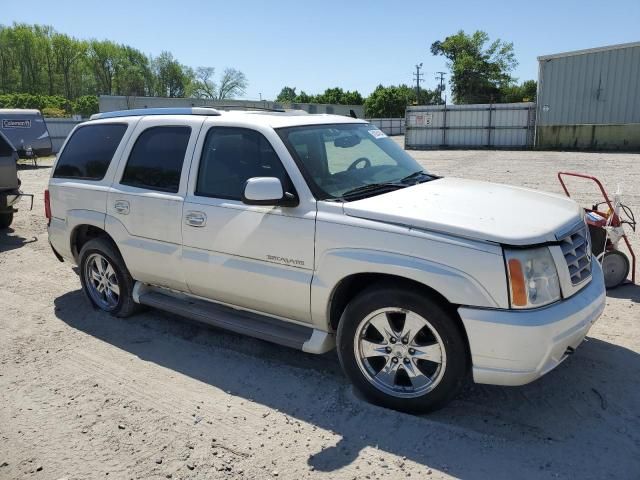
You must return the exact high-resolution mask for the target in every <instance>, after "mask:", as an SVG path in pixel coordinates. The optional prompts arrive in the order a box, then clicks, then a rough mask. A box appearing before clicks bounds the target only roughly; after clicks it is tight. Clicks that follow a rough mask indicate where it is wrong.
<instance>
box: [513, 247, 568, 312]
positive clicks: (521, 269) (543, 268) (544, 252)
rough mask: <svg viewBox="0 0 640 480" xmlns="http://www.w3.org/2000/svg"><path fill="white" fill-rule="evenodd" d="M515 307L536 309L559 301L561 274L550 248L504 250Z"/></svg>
mask: <svg viewBox="0 0 640 480" xmlns="http://www.w3.org/2000/svg"><path fill="white" fill-rule="evenodd" d="M504 257H505V261H506V264H507V272H508V275H509V295H510V298H511V307H512V308H535V307H542V306H543V305H548V304H549V303H553V302H555V301H556V300H559V299H560V282H559V280H558V271H557V270H556V265H555V263H554V261H553V257H552V256H551V252H549V249H548V248H547V247H539V248H531V249H505V250H504Z"/></svg>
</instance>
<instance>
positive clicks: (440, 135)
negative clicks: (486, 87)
mask: <svg viewBox="0 0 640 480" xmlns="http://www.w3.org/2000/svg"><path fill="white" fill-rule="evenodd" d="M406 125H407V127H406V133H405V147H406V148H408V149H429V148H446V147H452V148H478V147H485V148H529V147H533V141H534V128H535V103H502V104H477V105H446V106H445V105H424V106H416V107H407V110H406Z"/></svg>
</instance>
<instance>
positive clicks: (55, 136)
mask: <svg viewBox="0 0 640 480" xmlns="http://www.w3.org/2000/svg"><path fill="white" fill-rule="evenodd" d="M44 121H45V122H46V124H47V130H49V136H50V137H51V144H52V145H53V153H58V152H59V151H60V148H62V144H63V143H64V141H65V139H66V138H67V136H68V135H69V133H71V130H73V127H75V126H76V125H77V124H78V123H80V121H79V120H72V119H70V118H45V119H44Z"/></svg>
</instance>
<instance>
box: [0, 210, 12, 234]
mask: <svg viewBox="0 0 640 480" xmlns="http://www.w3.org/2000/svg"><path fill="white" fill-rule="evenodd" d="M12 223H13V212H7V213H0V230H4V229H6V228H9V227H10V226H11V224H12Z"/></svg>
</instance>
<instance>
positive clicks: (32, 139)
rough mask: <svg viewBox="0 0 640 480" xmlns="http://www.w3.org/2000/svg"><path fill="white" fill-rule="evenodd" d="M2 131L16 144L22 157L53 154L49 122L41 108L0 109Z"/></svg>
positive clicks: (0, 128) (0, 129)
mask: <svg viewBox="0 0 640 480" xmlns="http://www.w3.org/2000/svg"><path fill="white" fill-rule="evenodd" d="M0 132H2V133H4V135H5V136H6V137H7V138H8V139H9V141H10V142H11V143H12V144H13V145H14V146H15V148H16V150H17V151H18V155H19V156H20V158H35V157H45V156H47V155H51V153H52V152H53V147H52V145H51V137H50V136H49V130H48V129H47V124H46V123H45V121H44V118H43V117H42V114H41V113H40V111H39V110H26V109H4V108H3V109H0Z"/></svg>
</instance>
